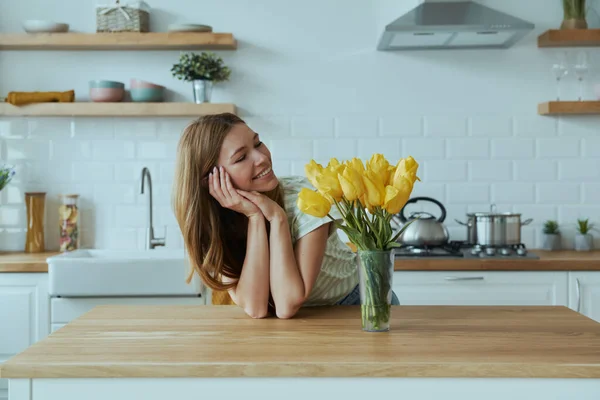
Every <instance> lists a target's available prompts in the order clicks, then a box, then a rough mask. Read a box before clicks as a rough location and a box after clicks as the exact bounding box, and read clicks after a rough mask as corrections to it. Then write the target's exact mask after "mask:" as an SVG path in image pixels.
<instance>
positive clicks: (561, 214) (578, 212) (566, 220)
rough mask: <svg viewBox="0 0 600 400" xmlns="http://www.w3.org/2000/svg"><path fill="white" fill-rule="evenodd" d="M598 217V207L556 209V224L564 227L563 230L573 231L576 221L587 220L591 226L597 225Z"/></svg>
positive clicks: (567, 206) (565, 206) (569, 206)
mask: <svg viewBox="0 0 600 400" xmlns="http://www.w3.org/2000/svg"><path fill="white" fill-rule="evenodd" d="M598 215H600V205H595V206H588V205H585V206H584V205H577V206H573V205H564V206H562V205H561V206H559V207H558V222H559V223H560V224H562V225H564V227H565V229H572V230H575V227H576V226H577V220H578V219H589V222H591V223H592V224H598V222H597V221H598V217H597V216H598Z"/></svg>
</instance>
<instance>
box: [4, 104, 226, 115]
mask: <svg viewBox="0 0 600 400" xmlns="http://www.w3.org/2000/svg"><path fill="white" fill-rule="evenodd" d="M223 112H230V113H233V114H235V113H236V112H237V110H236V106H235V105H234V104H219V103H202V104H196V103H133V102H132V103H124V102H118V103H94V102H74V103H36V104H28V105H23V106H14V105H12V104H8V103H0V116H26V117H199V116H201V115H209V114H219V113H223Z"/></svg>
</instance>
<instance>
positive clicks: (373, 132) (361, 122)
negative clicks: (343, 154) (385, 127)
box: [335, 116, 378, 138]
mask: <svg viewBox="0 0 600 400" xmlns="http://www.w3.org/2000/svg"><path fill="white" fill-rule="evenodd" d="M377 130H378V122H377V118H376V117H371V116H369V117H338V118H336V119H335V136H337V137H357V138H358V137H375V136H377Z"/></svg>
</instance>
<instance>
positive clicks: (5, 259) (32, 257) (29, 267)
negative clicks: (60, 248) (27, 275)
mask: <svg viewBox="0 0 600 400" xmlns="http://www.w3.org/2000/svg"><path fill="white" fill-rule="evenodd" d="M56 254H59V253H58V252H56V251H46V252H43V253H24V252H5V251H2V252H0V272H48V264H47V263H46V259H47V258H48V257H52V256H54V255H56Z"/></svg>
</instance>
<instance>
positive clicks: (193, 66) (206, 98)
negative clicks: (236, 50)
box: [171, 52, 231, 104]
mask: <svg viewBox="0 0 600 400" xmlns="http://www.w3.org/2000/svg"><path fill="white" fill-rule="evenodd" d="M171 73H172V74H173V76H174V77H175V78H177V79H179V80H183V81H186V82H192V85H193V89H194V102H195V103H197V104H199V103H205V102H210V97H211V94H212V88H213V83H215V82H223V81H227V80H229V75H230V74H231V70H230V69H229V68H228V67H227V66H226V65H225V64H224V63H223V59H221V57H218V56H217V55H216V54H214V53H211V52H202V53H200V54H195V53H182V54H181V56H180V57H179V63H177V64H174V65H173V67H172V68H171Z"/></svg>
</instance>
